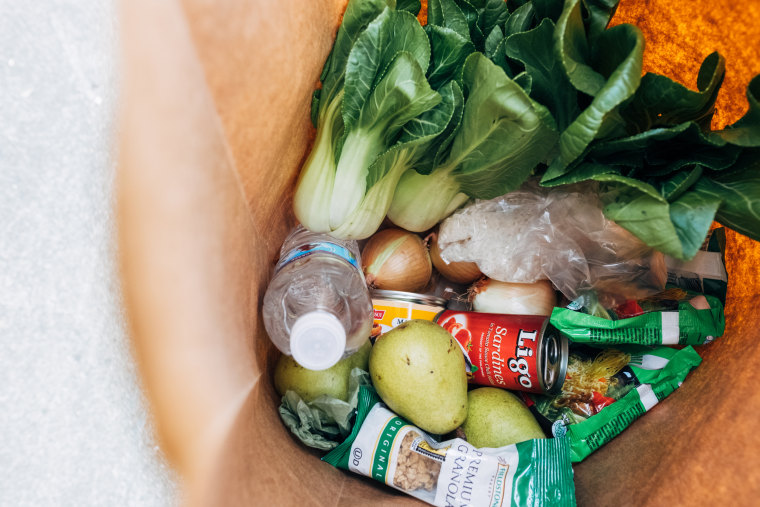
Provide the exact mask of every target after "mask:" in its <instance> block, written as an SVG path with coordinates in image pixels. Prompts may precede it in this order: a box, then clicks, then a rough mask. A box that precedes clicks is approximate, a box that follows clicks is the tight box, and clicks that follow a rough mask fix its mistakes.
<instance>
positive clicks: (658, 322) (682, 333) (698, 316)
mask: <svg viewBox="0 0 760 507" xmlns="http://www.w3.org/2000/svg"><path fill="white" fill-rule="evenodd" d="M689 296H690V299H686V298H684V299H682V300H680V301H676V302H675V303H674V306H676V308H673V310H671V311H667V310H659V311H647V310H646V305H644V304H643V303H642V306H644V309H642V308H641V306H639V305H638V304H637V303H635V302H631V303H632V304H635V305H636V310H637V312H636V313H641V312H642V311H644V312H645V313H641V314H640V315H636V316H634V317H628V318H618V319H617V320H612V319H608V318H604V317H601V316H598V315H589V314H587V313H583V312H579V311H575V310H571V309H569V308H559V307H557V308H554V310H553V311H552V314H551V318H550V322H551V324H552V325H553V326H554V327H556V328H557V329H558V330H559V331H560V333H562V334H563V335H565V336H566V337H567V339H568V340H570V341H571V342H575V343H588V344H592V345H600V346H601V345H612V346H619V345H626V344H628V345H702V344H704V343H709V342H711V341H712V340H714V339H715V338H717V337H719V336H721V335H722V334H723V331H724V328H725V325H726V321H725V317H724V314H723V304H722V303H721V302H720V300H719V299H718V298H716V297H713V296H709V295H689ZM702 298H703V299H702ZM700 300H701V303H702V306H703V307H704V308H702V309H698V308H696V307H695V306H694V304H699V303H692V302H693V301H700ZM708 305H709V307H707V306H708Z"/></svg>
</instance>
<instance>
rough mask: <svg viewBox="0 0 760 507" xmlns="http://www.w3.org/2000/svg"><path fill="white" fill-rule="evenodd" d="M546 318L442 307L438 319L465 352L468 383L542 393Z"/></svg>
mask: <svg viewBox="0 0 760 507" xmlns="http://www.w3.org/2000/svg"><path fill="white" fill-rule="evenodd" d="M547 320H548V319H547V318H546V317H544V316H541V315H501V314H495V313H478V312H459V311H453V310H445V311H443V312H442V313H441V314H440V315H439V316H438V319H437V322H438V324H439V325H440V326H441V327H443V328H444V329H445V330H446V331H448V332H449V333H451V335H452V336H454V338H455V339H456V340H457V341H458V342H459V344H460V345H461V346H462V348H463V349H464V350H466V351H467V354H468V355H469V358H470V361H471V362H472V365H473V372H472V374H471V375H470V379H469V380H470V382H471V383H473V384H480V385H486V386H496V387H503V388H505V389H514V390H518V391H528V392H532V393H541V392H543V389H542V386H541V381H540V380H539V376H540V375H541V374H542V373H541V372H539V371H538V346H539V342H540V340H541V337H542V335H543V332H544V329H545V328H546V323H547Z"/></svg>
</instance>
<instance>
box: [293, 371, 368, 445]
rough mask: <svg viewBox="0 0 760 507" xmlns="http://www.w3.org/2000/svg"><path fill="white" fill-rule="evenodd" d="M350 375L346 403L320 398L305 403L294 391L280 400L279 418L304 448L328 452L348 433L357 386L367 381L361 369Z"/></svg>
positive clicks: (366, 374) (357, 392) (352, 416)
mask: <svg viewBox="0 0 760 507" xmlns="http://www.w3.org/2000/svg"><path fill="white" fill-rule="evenodd" d="M350 375H351V376H350V378H349V380H348V401H343V400H339V399H337V398H331V397H330V396H327V395H322V396H320V397H318V398H316V399H314V400H312V401H311V402H308V403H307V402H305V401H304V400H303V399H301V397H300V396H299V395H298V394H297V393H296V392H294V391H288V392H286V393H285V395H284V396H283V397H282V404H281V405H280V408H279V411H280V418H281V419H282V421H283V422H284V423H285V426H287V427H288V428H289V429H290V431H291V432H292V433H293V434H294V435H295V436H296V438H298V439H299V440H300V441H301V442H302V443H303V444H304V445H306V446H309V447H313V448H315V449H320V450H322V451H329V450H331V449H334V448H335V447H336V446H337V445H338V444H339V443H341V442H342V441H343V440H344V439H345V438H346V437H347V436H348V434H349V433H350V432H351V427H352V424H351V423H352V421H353V418H354V414H355V413H356V405H357V403H358V400H359V387H360V386H362V385H370V383H371V381H370V378H369V373H367V372H366V371H364V370H362V369H361V368H354V369H353V370H351V374H350Z"/></svg>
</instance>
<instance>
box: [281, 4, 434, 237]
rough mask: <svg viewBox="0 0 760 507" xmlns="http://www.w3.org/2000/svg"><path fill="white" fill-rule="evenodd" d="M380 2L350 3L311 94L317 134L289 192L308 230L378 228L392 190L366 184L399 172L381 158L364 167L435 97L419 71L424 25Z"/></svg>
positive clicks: (364, 232)
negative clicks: (318, 83) (319, 87)
mask: <svg viewBox="0 0 760 507" xmlns="http://www.w3.org/2000/svg"><path fill="white" fill-rule="evenodd" d="M389 3H390V4H393V3H394V2H389ZM379 7H380V3H379V2H374V1H372V0H353V1H352V2H350V3H349V6H348V8H347V10H346V14H345V16H344V20H343V23H342V25H341V27H340V29H339V32H338V36H337V37H336V43H335V46H334V48H333V51H332V53H331V55H330V57H329V59H328V61H327V63H326V65H325V69H324V71H323V75H322V83H323V86H322V90H321V92H320V93H319V94H318V95H316V96H315V102H316V104H315V105H316V107H318V109H319V110H318V113H317V138H316V140H315V144H314V147H313V149H312V152H311V154H310V155H309V158H308V159H307V161H306V163H305V164H304V167H303V169H302V171H301V175H300V178H299V181H298V185H297V188H296V194H295V198H294V208H295V212H296V216H297V217H298V219H299V220H300V221H301V223H302V224H304V226H306V227H307V228H309V229H310V230H313V231H318V232H330V233H333V234H335V235H336V236H341V237H355V238H361V237H367V236H369V235H371V234H372V233H373V232H374V231H375V230H376V229H377V227H378V226H379V225H380V222H382V219H383V216H384V215H385V210H384V208H387V204H388V203H389V202H390V195H391V193H392V191H391V190H387V189H382V188H378V189H373V188H372V187H373V185H372V184H373V183H375V182H380V181H382V182H383V183H384V184H386V185H389V186H390V187H391V188H392V187H393V186H394V185H395V179H397V177H398V176H395V175H394V174H392V171H391V169H392V166H390V165H388V164H386V163H383V164H378V165H377V166H375V168H374V169H373V171H370V167H371V166H372V164H373V163H374V162H375V161H376V160H378V157H380V156H381V155H382V154H383V153H385V152H387V151H388V150H389V149H390V148H391V147H392V146H394V145H395V144H396V143H397V142H398V141H399V138H400V137H401V136H402V133H403V129H404V127H405V125H406V124H407V123H408V122H410V121H412V120H414V119H415V118H417V117H418V116H420V115H421V114H423V113H425V112H426V111H429V110H431V109H432V108H434V107H435V106H436V105H437V104H438V103H439V102H440V101H441V96H440V95H439V94H438V93H437V92H435V91H434V90H433V89H432V88H431V87H430V85H429V84H428V81H427V79H426V77H425V70H426V69H427V67H428V64H429V61H430V45H429V42H428V39H427V36H426V34H425V31H424V30H423V29H422V27H421V26H420V25H419V23H418V22H417V19H416V18H415V17H414V16H413V15H412V14H410V13H409V12H406V11H397V10H393V9H391V8H389V7H387V6H386V7H385V8H383V9H382V10H380V11H379V12H378V9H379ZM317 101H318V102H317ZM378 171H380V172H381V173H380V174H379V173H378ZM382 171H385V173H387V174H389V177H388V178H383V177H384V176H385V175H386V174H382ZM370 173H371V176H370ZM384 197H385V198H384Z"/></svg>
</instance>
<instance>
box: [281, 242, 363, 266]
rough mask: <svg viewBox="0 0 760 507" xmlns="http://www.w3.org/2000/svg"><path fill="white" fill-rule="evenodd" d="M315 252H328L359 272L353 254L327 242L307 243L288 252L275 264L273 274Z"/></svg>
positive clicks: (357, 262)
mask: <svg viewBox="0 0 760 507" xmlns="http://www.w3.org/2000/svg"><path fill="white" fill-rule="evenodd" d="M316 252H328V253H331V254H333V255H337V256H338V257H340V258H341V259H344V260H345V261H346V262H348V263H349V264H351V265H352V266H353V267H355V268H356V269H358V270H359V271H361V267H360V266H359V261H358V260H357V259H356V257H355V256H354V254H352V253H351V251H350V250H349V249H348V248H346V247H343V246H340V245H336V244H335V243H327V242H320V243H307V244H305V245H302V246H300V247H298V248H295V249H293V250H291V251H290V252H288V254H287V255H286V256H285V257H283V258H282V259H280V262H278V263H277V267H276V268H275V272H277V271H279V270H281V269H282V268H284V267H285V266H287V265H288V264H290V263H291V262H293V261H296V260H298V259H303V258H304V257H308V256H309V255H311V254H313V253H316Z"/></svg>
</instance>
